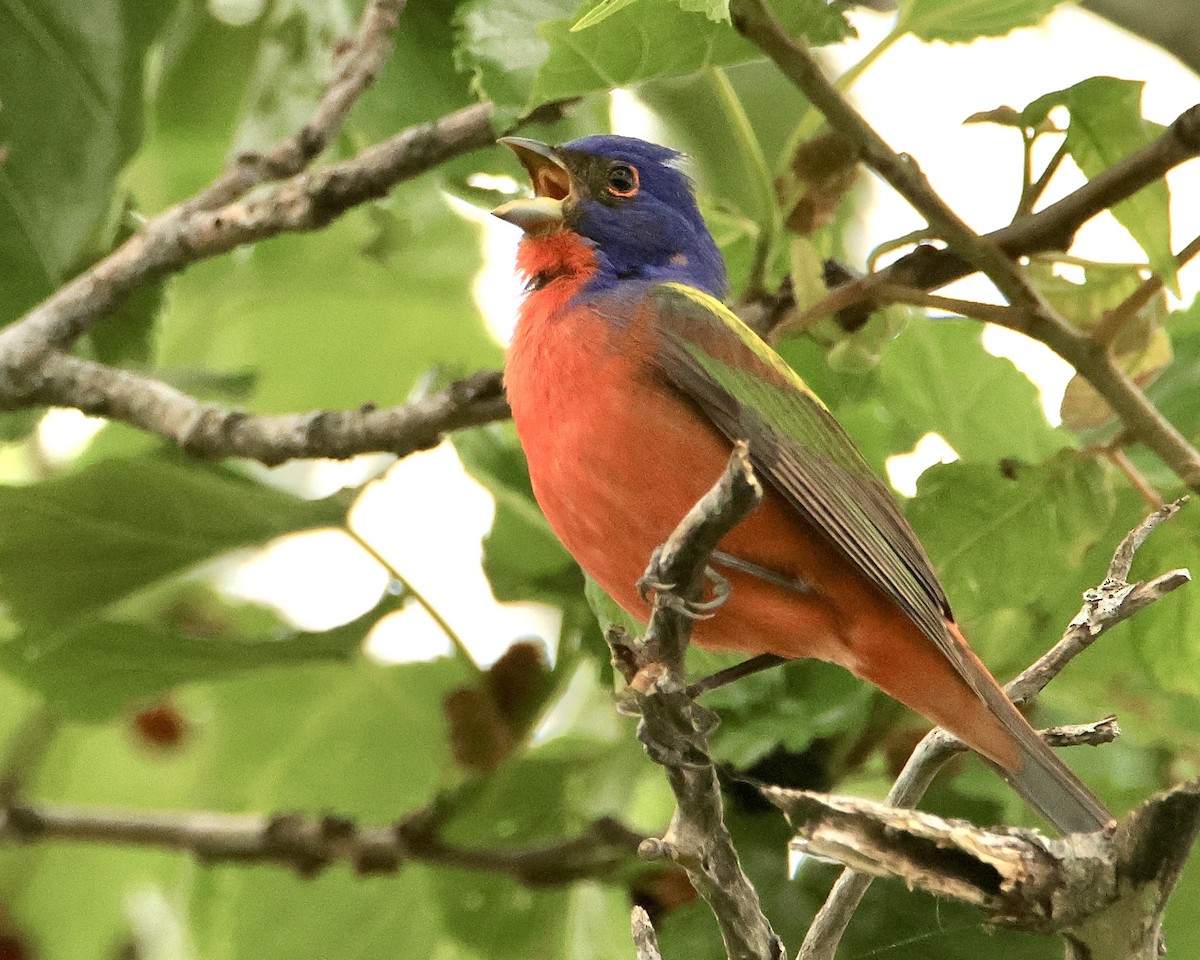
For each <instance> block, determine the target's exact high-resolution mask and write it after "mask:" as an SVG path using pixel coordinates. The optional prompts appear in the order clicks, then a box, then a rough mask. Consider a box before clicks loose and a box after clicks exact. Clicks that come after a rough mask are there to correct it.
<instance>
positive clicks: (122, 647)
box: [0, 611, 381, 722]
mask: <svg viewBox="0 0 1200 960" xmlns="http://www.w3.org/2000/svg"><path fill="white" fill-rule="evenodd" d="M380 615H381V614H380V612H379V611H372V612H371V613H369V614H367V615H365V616H363V617H360V618H358V619H357V620H354V621H351V622H350V623H347V624H345V625H344V626H341V627H337V628H336V629H333V630H326V631H322V632H318V633H302V632H299V631H296V630H287V629H286V628H284V627H283V626H282V625H279V627H278V628H277V631H276V632H275V633H274V634H271V635H263V634H259V635H251V636H238V635H233V636H215V637H214V636H193V635H188V634H187V633H184V632H183V631H182V630H180V629H179V628H168V627H165V626H158V625H148V624H144V623H138V622H134V621H118V620H112V619H89V620H85V621H83V622H82V623H79V624H77V625H72V626H71V627H69V628H67V629H65V630H61V631H59V632H56V633H53V634H46V633H41V632H37V631H25V632H23V633H21V634H19V635H18V636H16V637H14V638H12V639H10V640H8V641H7V642H5V643H3V644H0V665H3V667H4V669H5V670H6V671H7V672H8V673H10V674H12V675H13V676H16V677H18V678H19V679H20V680H21V681H22V682H24V683H26V684H28V685H29V686H30V687H33V688H34V689H36V690H38V691H40V692H41V693H42V695H43V696H45V698H46V700H47V702H48V703H51V704H53V706H54V707H55V708H56V709H57V710H59V711H60V712H61V713H62V714H63V715H64V716H68V717H71V718H72V719H77V720H84V721H88V722H95V721H98V720H106V719H109V718H110V717H114V716H116V715H117V714H118V713H120V711H121V710H123V709H124V708H125V707H127V706H128V705H130V704H132V703H136V702H138V701H144V700H148V699H149V698H151V697H154V696H156V695H158V694H161V693H162V692H163V691H165V690H169V689H171V688H172V687H176V686H178V685H179V684H183V683H191V682H194V681H198V680H210V679H220V678H223V677H228V676H233V675H236V674H239V673H244V672H246V671H248V670H255V669H260V668H263V667H274V666H289V665H294V664H299V663H306V662H309V661H319V660H344V659H347V658H348V657H350V656H351V655H353V654H354V653H355V652H356V651H357V650H358V649H359V648H360V647H361V646H362V642H363V640H364V638H365V637H366V635H367V633H368V631H370V629H371V627H372V626H374V624H375V623H376V622H377V621H378V619H379V617H380Z"/></svg>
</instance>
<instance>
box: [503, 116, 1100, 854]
mask: <svg viewBox="0 0 1200 960" xmlns="http://www.w3.org/2000/svg"><path fill="white" fill-rule="evenodd" d="M499 142H500V143H502V144H503V145H504V146H506V147H508V148H509V149H510V150H512V151H513V152H514V153H515V154H516V156H517V159H518V160H519V161H520V162H521V164H522V166H523V167H524V168H525V170H526V172H527V173H528V175H529V177H530V180H531V181H532V186H533V196H532V197H523V198H518V199H515V200H510V201H508V202H506V203H504V204H502V205H501V206H499V207H497V208H496V209H495V210H493V211H492V212H493V213H494V214H495V215H496V216H497V217H499V218H501V219H502V220H505V221H507V222H509V223H512V224H515V225H516V226H518V227H520V228H521V229H522V230H523V236H522V238H521V240H520V243H519V245H518V247H517V254H516V267H517V271H518V273H519V274H520V275H521V276H522V277H523V279H524V291H523V294H522V298H521V301H520V305H519V307H518V310H517V323H516V326H515V329H514V332H513V336H512V340H511V343H510V346H509V348H508V351H507V355H506V360H505V371H504V380H505V387H506V390H507V394H508V400H509V404H510V406H511V408H512V417H513V422H514V425H515V427H516V432H517V436H518V439H519V441H520V443H521V446H522V447H523V449H524V452H525V456H526V460H527V461H528V466H529V476H530V480H531V483H532V486H533V492H534V496H535V498H536V500H537V502H538V505H539V506H540V508H541V510H542V512H543V513H544V515H545V517H546V520H547V521H548V522H549V524H550V526H551V528H552V529H553V530H554V532H555V534H556V535H557V536H558V538H559V539H560V540H561V541H562V543H563V545H564V546H565V547H566V548H567V550H568V552H570V553H571V554H572V555H573V556H574V558H575V559H576V560H577V561H578V563H579V565H580V566H581V567H582V568H583V570H584V571H585V572H586V573H587V574H588V575H589V576H591V577H592V578H593V579H594V580H595V581H596V582H597V583H598V584H599V585H600V587H601V588H602V589H603V590H604V591H605V592H606V593H607V594H608V595H609V596H610V597H611V598H612V599H613V600H614V601H615V602H616V603H617V604H618V605H619V606H620V607H622V608H623V609H624V610H625V611H626V612H627V613H628V614H630V615H631V616H632V617H634V618H635V619H636V620H639V621H640V622H642V623H645V622H646V621H647V619H648V616H649V612H650V610H649V607H648V605H647V603H646V601H645V600H644V599H643V596H642V594H641V591H639V587H638V583H639V579H640V577H641V575H642V573H643V571H644V570H645V569H646V565H647V560H648V558H649V557H650V556H651V554H652V553H653V551H654V550H655V548H656V547H657V546H658V545H659V544H661V543H662V542H663V541H665V540H666V539H667V537H668V536H669V535H670V533H671V532H672V530H673V529H674V528H675V526H676V525H677V524H678V522H679V521H680V520H681V519H682V518H683V516H684V515H685V514H686V513H687V512H688V510H689V509H690V508H691V507H692V506H693V505H694V504H695V503H696V502H697V501H698V500H699V499H700V498H701V497H702V496H703V495H704V493H705V492H706V491H707V490H708V489H709V487H710V486H711V485H712V483H713V482H714V481H715V480H716V478H717V477H718V476H719V475H720V474H721V471H722V470H723V469H724V466H725V464H726V463H727V461H728V459H729V456H730V453H731V451H732V450H733V449H734V447H735V445H737V444H739V443H740V442H745V443H747V444H748V449H749V458H750V462H751V464H752V466H753V469H754V471H755V473H756V475H757V477H758V478H759V480H760V481H761V482H762V484H763V486H764V496H763V500H762V502H761V504H760V505H759V507H758V508H757V509H756V510H755V511H754V512H753V513H751V514H750V516H749V517H747V518H746V519H745V520H743V521H742V522H741V523H740V524H739V525H738V526H737V527H735V528H734V530H733V531H732V532H731V533H729V534H728V535H727V536H726V537H725V538H724V539H723V540H722V541H721V542H720V543H719V544H718V552H716V553H714V555H713V556H714V561H713V563H714V567H716V568H719V573H720V575H721V577H722V578H724V580H725V582H726V583H727V584H728V587H729V590H730V592H729V595H728V597H727V598H726V602H725V603H724V605H723V606H722V607H721V609H720V610H719V612H717V613H716V615H715V616H712V617H711V618H709V619H698V620H697V622H696V624H695V629H694V631H693V636H692V639H693V642H694V643H697V644H698V645H700V646H701V647H703V648H705V649H711V650H720V651H738V652H741V653H744V654H749V655H759V654H774V655H776V656H779V657H783V658H787V659H800V658H817V659H820V660H825V661H828V662H830V663H834V664H837V665H838V666H841V667H843V668H845V669H847V670H849V671H850V672H851V673H853V674H855V675H856V676H858V677H860V678H862V679H864V680H867V681H869V682H870V683H873V684H874V685H875V686H876V687H878V688H879V689H881V690H883V691H884V692H885V693H887V694H888V695H890V696H891V697H893V698H895V699H896V700H898V701H900V702H901V703H903V704H906V705H907V706H909V707H911V708H912V709H914V710H916V711H917V712H918V713H920V714H922V715H924V716H925V717H927V718H928V719H929V720H930V721H932V722H933V723H935V724H937V725H939V726H942V727H944V728H946V729H947V730H949V731H950V732H952V733H953V734H954V735H955V736H957V737H958V738H959V739H960V740H962V741H963V742H964V743H966V744H967V745H968V746H969V747H971V748H972V749H973V750H975V751H976V752H977V753H978V754H980V755H981V756H982V757H983V758H984V759H985V760H986V761H987V762H989V763H990V764H991V765H992V766H993V767H994V768H995V769H996V770H997V771H998V772H999V773H1000V774H1001V776H1003V777H1004V778H1005V779H1006V780H1007V781H1008V782H1009V783H1010V784H1011V785H1012V786H1013V788H1015V790H1016V791H1017V793H1018V794H1020V795H1021V796H1022V797H1023V798H1024V799H1025V800H1026V801H1027V802H1028V803H1029V804H1030V806H1031V807H1033V808H1034V809H1035V810H1036V811H1038V812H1039V813H1040V814H1041V815H1042V816H1043V817H1045V818H1046V820H1048V821H1049V822H1050V823H1052V824H1053V825H1054V826H1055V827H1056V828H1057V829H1058V830H1060V831H1062V832H1064V833H1071V832H1091V831H1096V830H1100V829H1103V828H1105V827H1107V826H1109V825H1111V824H1112V823H1113V818H1112V815H1111V814H1110V813H1109V811H1108V810H1107V809H1106V808H1105V806H1104V804H1103V803H1102V802H1101V801H1100V800H1099V799H1098V798H1097V797H1096V796H1095V795H1094V794H1092V793H1091V792H1090V791H1089V790H1088V788H1087V787H1086V786H1084V784H1083V783H1082V782H1081V781H1080V780H1079V779H1078V778H1077V777H1076V776H1075V775H1074V774H1073V773H1072V772H1071V771H1070V769H1068V767H1067V766H1066V765H1065V764H1064V763H1063V762H1062V761H1061V760H1060V759H1059V758H1058V757H1057V756H1056V755H1055V754H1054V752H1053V751H1052V750H1050V748H1049V747H1047V746H1046V744H1045V743H1044V742H1043V741H1042V739H1041V738H1040V737H1039V736H1038V734H1037V733H1036V731H1034V730H1033V728H1032V727H1031V726H1030V725H1029V723H1028V722H1027V721H1026V720H1025V718H1024V717H1023V716H1022V714H1021V713H1020V711H1018V710H1017V708H1016V707H1015V706H1014V705H1013V704H1012V702H1011V701H1010V700H1009V699H1008V697H1007V696H1006V695H1005V693H1004V691H1003V689H1002V688H1001V687H1000V685H999V684H998V683H997V682H996V680H995V679H994V678H993V677H992V675H991V673H989V671H988V669H987V667H986V666H984V664H983V663H982V661H981V660H980V659H979V658H978V657H977V656H976V655H975V653H974V652H973V651H972V650H971V648H970V647H969V646H968V645H967V642H966V640H965V639H964V637H963V633H962V631H961V629H960V628H959V626H958V625H957V623H956V622H955V619H954V616H953V614H952V612H951V608H950V603H949V601H948V599H947V597H946V594H945V591H944V589H943V587H942V585H941V583H940V582H939V580H938V577H937V574H936V573H935V572H934V569H933V565H932V563H931V562H930V560H929V558H928V556H927V555H926V553H925V550H924V549H923V548H922V546H921V543H920V542H919V540H918V539H917V536H916V534H915V532H914V531H913V530H912V528H911V527H910V526H909V524H908V522H907V520H906V519H905V517H904V515H903V513H902V512H901V510H900V509H899V507H898V506H897V504H896V501H895V500H894V499H893V497H892V495H891V493H890V492H889V490H888V488H887V487H885V486H884V484H883V482H882V481H881V480H880V479H879V478H878V477H876V476H875V474H874V472H873V471H872V470H871V468H870V466H869V465H868V464H867V462H866V461H865V460H864V459H863V457H862V455H861V453H860V452H859V451H858V449H857V447H856V446H855V445H854V443H853V441H852V440H851V439H850V437H849V436H848V435H847V433H846V432H845V430H844V429H843V428H842V427H841V425H840V424H839V423H838V422H837V420H836V419H834V417H833V416H832V414H831V413H830V412H829V410H828V409H827V408H826V407H825V405H824V404H823V403H822V402H821V400H820V399H819V398H818V397H817V395H816V394H815V393H814V392H813V391H812V390H811V389H810V388H809V387H808V385H807V384H806V383H805V382H804V381H803V379H801V377H800V376H799V374H797V373H796V372H795V371H794V370H793V369H792V368H791V367H789V366H788V365H787V364H786V363H785V362H784V360H783V359H782V358H781V357H780V356H779V355H778V354H777V353H776V352H775V351H774V350H773V349H772V348H771V347H770V346H769V345H768V344H767V343H766V342H765V341H763V340H762V339H761V338H760V337H759V336H758V335H757V334H755V333H754V332H753V331H752V330H751V329H750V328H749V327H747V326H746V324H745V323H743V322H742V321H741V320H740V319H739V318H738V317H737V316H736V314H734V313H733V311H732V310H730V309H729V308H728V307H727V306H726V305H725V304H724V302H723V299H722V298H723V297H724V296H725V294H726V288H727V276H726V270H725V264H724V261H723V258H722V256H721V253H720V251H719V249H718V247H717V245H716V243H715V241H714V240H713V237H712V235H711V233H710V232H709V230H708V227H707V225H706V224H705V222H704V219H703V217H702V216H701V214H700V210H699V207H698V205H697V202H696V198H695V193H694V189H693V185H692V182H691V180H690V178H689V177H688V175H687V173H686V170H685V169H684V167H683V164H684V161H685V158H684V157H683V155H682V154H681V153H680V152H678V151H676V150H674V149H671V148H670V147H666V146H662V145H659V144H655V143H650V142H648V141H645V140H641V139H636V138H633V137H625V136H618V135H614V134H594V135H590V136H585V137H582V138H579V139H576V140H573V141H571V142H569V143H566V144H563V145H561V146H550V145H547V144H544V143H540V142H538V141H536V140H530V139H526V138H522V137H504V138H501V139H500V141H499Z"/></svg>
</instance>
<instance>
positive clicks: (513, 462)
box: [453, 425, 583, 607]
mask: <svg viewBox="0 0 1200 960" xmlns="http://www.w3.org/2000/svg"><path fill="white" fill-rule="evenodd" d="M453 442H454V448H455V450H457V451H458V455H459V457H460V458H461V459H462V461H463V466H465V467H466V468H467V472H468V473H470V474H471V476H473V477H474V478H475V479H476V480H478V481H479V482H480V483H481V484H482V485H483V486H484V487H486V488H487V490H488V492H489V493H490V494H491V495H492V496H493V497H494V498H495V501H496V516H495V519H494V520H493V521H492V528H491V530H490V531H489V532H488V534H487V536H486V537H485V538H484V541H483V570H484V573H485V574H487V578H488V582H489V583H490V584H491V586H492V593H493V594H494V595H495V597H496V599H497V600H500V601H502V602H508V601H514V600H540V601H542V602H543V603H549V604H553V605H555V606H560V607H561V606H567V605H571V604H576V603H578V602H579V601H580V594H581V591H582V589H583V580H582V577H581V575H580V572H579V567H578V565H577V564H576V563H575V561H574V560H573V559H571V556H570V554H568V553H567V551H566V549H565V548H564V547H563V545H562V544H561V543H560V542H559V540H558V538H557V537H556V536H555V535H554V533H553V531H551V529H550V525H549V524H548V523H547V522H546V518H545V517H544V516H542V513H541V511H540V510H539V509H538V506H537V502H536V501H535V500H534V499H533V488H532V487H531V486H530V483H529V471H528V468H527V467H526V465H525V455H524V454H523V453H522V452H521V448H520V446H519V445H518V443H517V439H516V433H515V432H514V431H513V429H512V427H511V426H510V425H504V426H490V427H483V428H481V429H479V430H471V431H467V432H464V433H458V434H455V436H454V438H453Z"/></svg>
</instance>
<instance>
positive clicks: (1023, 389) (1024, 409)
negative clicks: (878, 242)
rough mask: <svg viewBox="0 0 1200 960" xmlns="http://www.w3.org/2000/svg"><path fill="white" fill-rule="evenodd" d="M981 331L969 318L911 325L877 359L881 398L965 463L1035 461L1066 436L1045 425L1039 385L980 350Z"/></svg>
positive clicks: (1067, 442)
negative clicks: (943, 442)
mask: <svg viewBox="0 0 1200 960" xmlns="http://www.w3.org/2000/svg"><path fill="white" fill-rule="evenodd" d="M981 335H982V332H981V328H980V326H979V324H978V323H975V322H974V321H970V320H936V321H935V320H924V321H918V322H916V323H912V324H909V326H908V327H907V328H906V329H905V331H904V332H903V333H902V334H900V336H899V337H897V338H896V339H895V341H893V342H892V343H891V344H890V345H889V346H888V347H887V348H886V349H885V350H884V352H883V358H882V360H881V361H880V378H881V380H882V384H883V389H884V391H885V393H884V403H885V404H886V405H887V406H889V407H892V408H894V409H896V410H899V411H901V413H900V415H901V416H902V417H903V418H904V419H905V420H906V421H907V422H908V424H909V426H910V427H911V429H912V431H913V433H916V434H917V435H918V436H921V435H923V434H925V433H929V432H933V433H938V434H941V436H942V437H943V438H944V439H945V440H946V442H947V443H949V444H950V446H952V447H953V448H954V449H955V451H956V452H957V453H958V455H959V456H960V457H961V458H962V459H963V460H964V461H966V462H990V463H996V462H998V461H1000V460H1002V459H1005V458H1014V459H1018V460H1023V461H1025V462H1027V463H1040V462H1041V461H1042V460H1044V459H1045V458H1046V457H1048V456H1050V455H1051V454H1053V453H1055V452H1056V451H1058V450H1061V449H1062V448H1064V447H1066V446H1069V445H1070V444H1071V439H1070V435H1069V434H1067V433H1066V432H1065V431H1062V430H1056V429H1054V428H1053V427H1051V426H1050V424H1049V423H1048V422H1047V420H1046V415H1045V414H1044V413H1043V411H1042V405H1041V400H1040V398H1039V396H1038V392H1037V388H1036V387H1034V385H1033V384H1032V383H1031V382H1030V381H1029V379H1028V378H1027V377H1025V375H1024V374H1022V373H1021V372H1020V371H1018V370H1017V369H1016V368H1015V367H1014V366H1013V365H1012V363H1011V361H1009V360H1006V359H1003V358H1000V357H995V356H993V355H992V354H990V353H988V352H987V351H986V350H984V349H983V345H982V343H981V341H980V337H981ZM998 410H1002V411H1004V414H1003V416H997V415H996V412H997V411H998Z"/></svg>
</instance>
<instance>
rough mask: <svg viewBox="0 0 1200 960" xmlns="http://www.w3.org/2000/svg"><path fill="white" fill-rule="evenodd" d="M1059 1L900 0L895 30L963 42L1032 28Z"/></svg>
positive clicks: (932, 38) (947, 41) (921, 37)
mask: <svg viewBox="0 0 1200 960" xmlns="http://www.w3.org/2000/svg"><path fill="white" fill-rule="evenodd" d="M1061 2H1062V0H901V2H900V16H899V18H898V20H897V21H896V29H897V30H907V31H908V32H909V33H911V34H913V35H914V36H915V37H917V38H918V39H920V40H924V41H926V42H928V41H931V40H942V41H944V42H946V43H967V42H969V41H971V40H974V39H975V38H976V37H1002V36H1004V35H1005V34H1006V33H1009V32H1010V31H1012V30H1015V29H1017V28H1018V27H1032V26H1036V25H1037V24H1039V23H1041V22H1042V20H1044V19H1045V18H1046V16H1047V15H1048V14H1049V13H1050V11H1051V10H1053V9H1054V8H1055V7H1056V6H1058V4H1059V3H1061Z"/></svg>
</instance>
